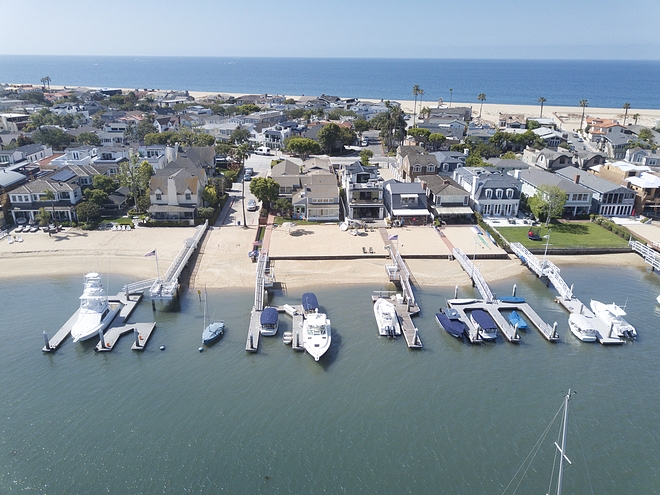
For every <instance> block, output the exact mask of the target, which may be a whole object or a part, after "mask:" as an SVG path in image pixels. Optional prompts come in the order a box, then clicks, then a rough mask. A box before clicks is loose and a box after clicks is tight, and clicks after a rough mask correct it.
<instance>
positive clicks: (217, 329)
mask: <svg viewBox="0 0 660 495" xmlns="http://www.w3.org/2000/svg"><path fill="white" fill-rule="evenodd" d="M206 302H207V297H206V286H204V331H203V332H202V344H205V345H209V344H212V343H213V342H215V341H216V340H218V339H219V338H220V337H221V336H222V334H223V333H224V332H225V322H224V321H223V320H220V321H212V322H211V323H209V324H208V325H207V324H206V314H207V311H208V309H207V304H206Z"/></svg>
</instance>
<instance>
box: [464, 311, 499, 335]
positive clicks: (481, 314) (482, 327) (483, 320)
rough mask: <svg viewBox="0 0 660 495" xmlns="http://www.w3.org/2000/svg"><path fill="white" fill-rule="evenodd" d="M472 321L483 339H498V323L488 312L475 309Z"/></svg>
mask: <svg viewBox="0 0 660 495" xmlns="http://www.w3.org/2000/svg"><path fill="white" fill-rule="evenodd" d="M470 321H472V324H473V325H474V326H475V327H476V328H477V330H478V332H479V334H480V335H481V338H482V339H484V340H496V339H497V325H496V324H495V321H494V320H493V318H492V317H491V316H490V315H489V314H488V312H486V311H484V310H483V309H475V310H474V311H472V312H471V313H470Z"/></svg>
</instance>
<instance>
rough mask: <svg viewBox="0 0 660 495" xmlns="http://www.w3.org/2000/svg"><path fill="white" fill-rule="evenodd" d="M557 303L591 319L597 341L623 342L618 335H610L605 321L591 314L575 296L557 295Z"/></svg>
mask: <svg viewBox="0 0 660 495" xmlns="http://www.w3.org/2000/svg"><path fill="white" fill-rule="evenodd" d="M555 300H556V301H557V302H558V303H559V304H561V305H562V306H563V307H564V308H566V310H567V311H568V312H569V313H577V314H581V315H582V316H584V317H585V318H587V319H589V320H590V321H591V324H592V325H593V327H594V328H595V329H596V338H597V339H598V342H600V343H601V344H603V345H619V344H623V343H624V341H623V340H622V339H620V338H619V337H616V336H613V335H611V333H612V332H611V330H610V329H609V328H608V327H607V325H606V324H605V323H603V322H602V321H600V320H599V319H598V318H597V317H596V315H594V314H593V312H592V311H591V309H589V307H588V306H585V305H584V304H583V303H582V301H580V300H579V299H578V298H577V297H572V298H570V299H566V298H563V297H561V296H557V298H556V299H555Z"/></svg>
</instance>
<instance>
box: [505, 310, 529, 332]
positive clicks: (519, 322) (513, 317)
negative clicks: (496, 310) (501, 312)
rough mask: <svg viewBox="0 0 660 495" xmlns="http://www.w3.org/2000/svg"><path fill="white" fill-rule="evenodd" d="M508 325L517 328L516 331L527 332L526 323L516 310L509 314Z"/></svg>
mask: <svg viewBox="0 0 660 495" xmlns="http://www.w3.org/2000/svg"><path fill="white" fill-rule="evenodd" d="M509 323H511V325H513V326H514V327H517V328H518V330H527V322H526V321H525V320H523V318H522V316H520V315H519V314H518V312H517V311H516V310H513V311H511V313H509Z"/></svg>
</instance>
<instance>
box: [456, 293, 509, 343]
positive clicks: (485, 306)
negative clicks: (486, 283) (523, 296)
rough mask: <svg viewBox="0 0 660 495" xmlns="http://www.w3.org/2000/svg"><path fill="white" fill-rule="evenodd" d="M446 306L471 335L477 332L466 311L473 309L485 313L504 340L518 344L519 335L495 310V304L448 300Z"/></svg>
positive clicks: (481, 301) (479, 300)
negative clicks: (453, 311)
mask: <svg viewBox="0 0 660 495" xmlns="http://www.w3.org/2000/svg"><path fill="white" fill-rule="evenodd" d="M447 304H448V306H449V307H450V308H452V309H455V310H456V311H458V314H459V315H460V319H461V321H462V322H463V323H465V324H466V325H467V327H468V330H469V331H470V334H471V335H474V334H475V333H476V332H477V329H476V328H475V326H474V325H473V324H472V321H471V320H470V317H469V316H468V314H467V311H474V310H475V309H481V310H483V311H486V312H487V313H488V314H489V315H490V316H491V318H493V320H494V321H495V324H496V325H497V327H498V328H499V330H500V333H501V334H502V336H504V338H505V339H506V340H508V341H509V342H512V343H514V344H517V343H519V342H520V335H518V332H517V331H516V328H515V327H513V326H512V325H511V324H510V323H509V322H508V321H507V320H506V319H505V318H504V316H502V313H500V312H499V310H498V309H497V306H498V304H497V303H496V302H492V303H487V302H485V301H483V300H481V299H473V300H469V299H468V300H464V299H450V300H448V301H447ZM507 309H516V307H515V306H513V305H512V306H509V308H507Z"/></svg>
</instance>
